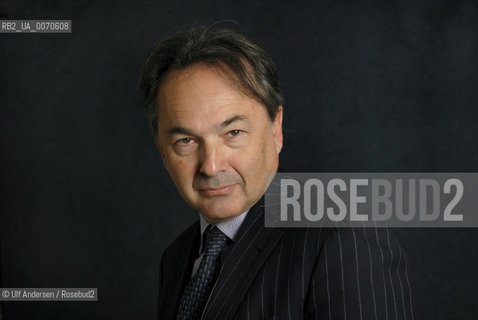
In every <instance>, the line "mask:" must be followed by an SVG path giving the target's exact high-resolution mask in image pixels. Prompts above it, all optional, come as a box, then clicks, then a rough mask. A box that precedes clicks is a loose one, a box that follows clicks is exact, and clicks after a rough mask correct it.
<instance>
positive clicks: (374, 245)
mask: <svg viewBox="0 0 478 320" xmlns="http://www.w3.org/2000/svg"><path fill="white" fill-rule="evenodd" d="M199 239H200V230H199V222H196V223H195V224H193V225H192V226H191V227H189V228H188V229H187V230H186V231H185V232H184V233H182V234H181V235H180V236H179V237H178V238H177V239H176V240H175V241H174V242H173V243H172V244H171V245H170V246H169V247H168V248H167V249H166V250H165V252H164V254H163V258H162V262H161V271H160V289H159V319H164V320H168V319H176V315H177V312H178V308H179V303H180V301H181V296H182V292H183V289H184V288H185V286H186V285H187V283H188V282H189V280H190V276H191V270H192V266H193V262H194V260H195V259H196V258H197V255H198V250H199ZM221 261H222V269H221V272H220V274H219V276H218V279H217V281H216V284H215V287H214V288H213V291H212V293H211V295H210V298H209V301H208V304H207V305H206V308H205V310H204V313H203V317H202V319H204V320H206V319H207V320H210V319H221V320H223V319H293V320H295V319H334V320H335V319H380V320H383V319H416V318H417V317H416V315H415V314H414V312H413V308H414V306H413V302H412V290H411V287H410V280H409V271H408V266H407V260H406V257H405V254H404V252H403V249H401V248H400V246H399V244H398V242H397V240H396V238H395V237H393V236H392V235H391V234H390V233H389V231H388V230H387V229H357V228H355V229H352V228H347V229H334V228H328V229H325V228H322V229H321V228H309V229H307V228H265V227H264V218H263V200H262V199H261V201H259V202H258V203H257V204H256V205H254V206H253V207H252V208H251V210H250V211H249V213H248V215H247V217H246V219H245V220H244V222H243V224H242V226H241V228H240V230H239V231H238V233H237V235H236V239H235V241H234V242H232V243H229V244H228V245H227V246H226V248H225V250H224V252H223V253H222V254H221Z"/></svg>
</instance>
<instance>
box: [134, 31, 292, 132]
mask: <svg viewBox="0 0 478 320" xmlns="http://www.w3.org/2000/svg"><path fill="white" fill-rule="evenodd" d="M196 63H203V64H206V65H210V66H214V67H218V68H220V69H222V71H223V72H225V73H226V74H227V75H228V76H229V77H231V76H232V80H235V81H236V82H238V84H239V88H240V90H241V91H242V92H244V93H245V94H246V95H248V96H250V97H251V98H254V99H255V100H257V101H258V102H260V103H262V104H263V105H264V106H265V108H266V110H267V113H268V115H269V117H270V119H271V121H273V120H274V119H275V117H276V115H277V111H278V108H279V106H280V105H282V104H283V101H284V98H283V96H282V92H281V89H280V85H279V78H278V75H277V71H276V67H275V64H274V61H272V58H271V57H270V55H269V54H268V53H267V52H266V51H265V50H264V49H262V48H261V47H260V46H259V45H258V44H256V43H255V42H253V41H252V40H251V39H249V38H248V37H246V36H245V35H244V34H242V33H240V32H238V31H236V30H231V29H219V30H211V29H209V28H206V27H204V26H200V27H194V28H192V29H190V30H188V31H185V32H179V33H175V34H172V35H169V36H167V37H166V38H164V39H162V40H161V41H159V42H158V43H157V44H156V45H155V46H154V47H153V48H152V50H151V52H150V53H149V54H148V56H147V57H146V59H145V60H144V62H143V66H142V68H141V73H140V78H139V90H140V92H141V93H142V95H143V102H144V112H145V114H146V116H147V118H148V120H149V122H150V125H151V130H152V131H153V135H155V136H156V134H157V132H158V107H159V106H158V105H157V103H156V102H157V101H156V100H157V99H156V97H157V94H158V89H159V86H160V85H161V80H162V79H163V78H164V77H165V76H166V74H168V72H169V71H171V70H173V69H175V70H180V69H184V68H187V67H188V66H191V65H193V64H196ZM228 71H229V72H228ZM230 71H232V74H231V72H230Z"/></svg>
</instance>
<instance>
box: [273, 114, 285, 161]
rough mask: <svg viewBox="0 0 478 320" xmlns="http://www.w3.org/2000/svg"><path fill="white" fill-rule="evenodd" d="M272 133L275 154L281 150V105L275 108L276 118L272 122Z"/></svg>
mask: <svg viewBox="0 0 478 320" xmlns="http://www.w3.org/2000/svg"><path fill="white" fill-rule="evenodd" d="M272 134H273V135H274V142H275V145H276V150H277V154H279V153H280V151H281V150H282V143H283V136H282V106H279V109H278V110H277V114H276V118H275V119H274V122H273V123H272Z"/></svg>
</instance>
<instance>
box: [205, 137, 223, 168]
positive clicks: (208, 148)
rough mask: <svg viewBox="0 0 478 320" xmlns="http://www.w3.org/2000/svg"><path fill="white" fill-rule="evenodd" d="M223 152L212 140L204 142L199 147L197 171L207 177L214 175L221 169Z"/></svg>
mask: <svg viewBox="0 0 478 320" xmlns="http://www.w3.org/2000/svg"><path fill="white" fill-rule="evenodd" d="M223 164H224V152H223V150H222V148H221V146H220V145H219V144H218V143H217V142H214V141H208V142H204V143H203V145H202V148H201V156H200V161H199V172H201V173H202V174H203V175H205V176H208V177H214V176H216V175H217V174H218V173H219V172H220V171H221V170H223Z"/></svg>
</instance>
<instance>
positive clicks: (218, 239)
mask: <svg viewBox="0 0 478 320" xmlns="http://www.w3.org/2000/svg"><path fill="white" fill-rule="evenodd" d="M204 233H205V247H204V254H203V257H202V260H201V263H200V265H199V269H198V271H197V272H196V274H195V275H194V277H193V278H192V279H191V281H190V282H189V283H188V285H187V286H186V289H184V293H183V297H182V299H181V304H180V305H179V314H178V320H199V319H201V315H202V312H203V310H204V307H205V306H206V303H207V300H208V298H209V295H210V294H211V290H212V288H213V286H214V282H215V280H216V278H217V276H218V274H219V269H220V264H221V261H220V254H221V252H222V250H223V249H224V246H225V244H226V240H227V236H226V235H225V234H224V233H222V231H221V230H219V229H218V228H217V227H215V226H213V227H212V228H210V226H208V228H207V229H206V231H205V232H204Z"/></svg>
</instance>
